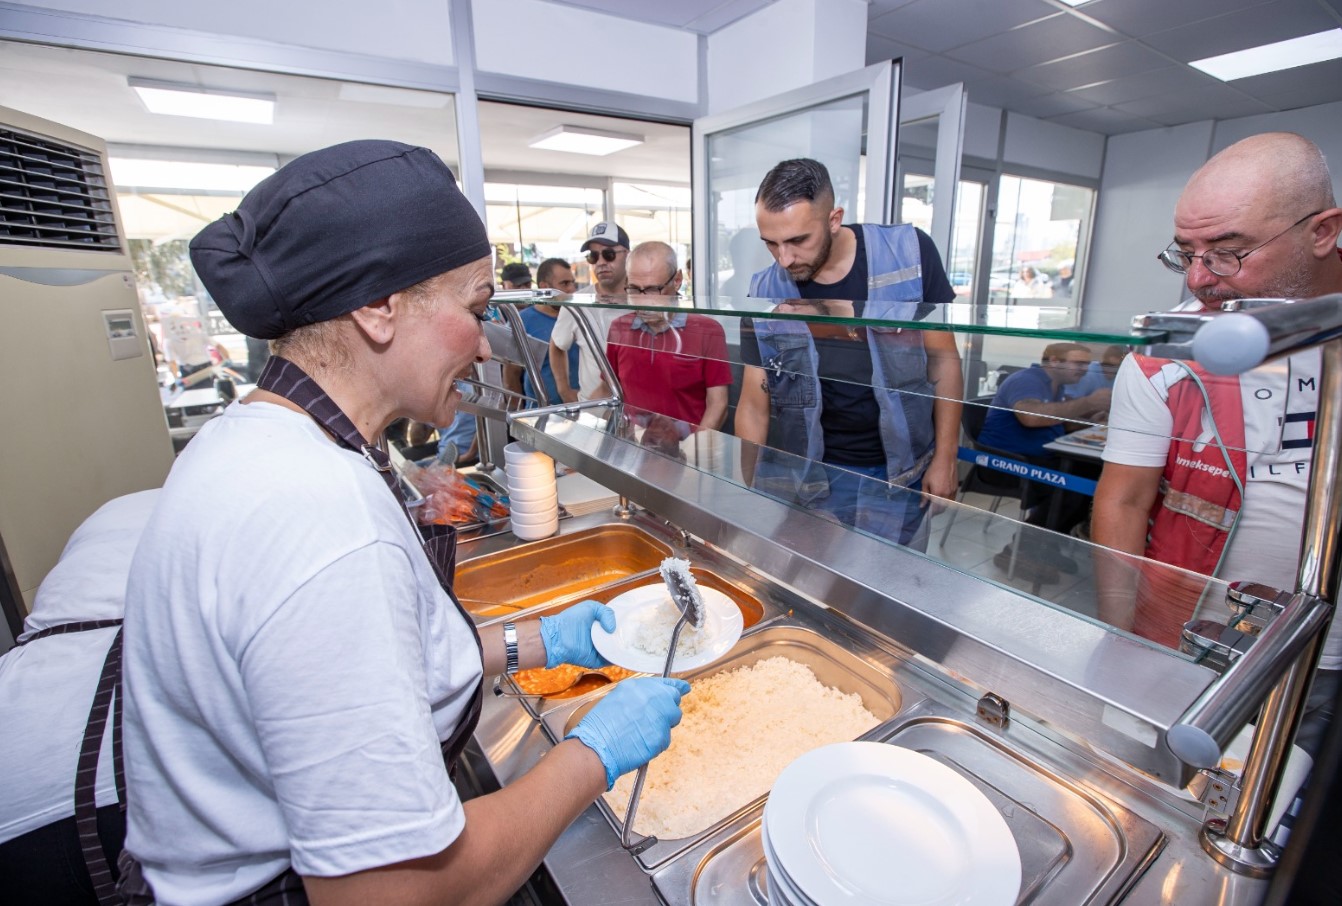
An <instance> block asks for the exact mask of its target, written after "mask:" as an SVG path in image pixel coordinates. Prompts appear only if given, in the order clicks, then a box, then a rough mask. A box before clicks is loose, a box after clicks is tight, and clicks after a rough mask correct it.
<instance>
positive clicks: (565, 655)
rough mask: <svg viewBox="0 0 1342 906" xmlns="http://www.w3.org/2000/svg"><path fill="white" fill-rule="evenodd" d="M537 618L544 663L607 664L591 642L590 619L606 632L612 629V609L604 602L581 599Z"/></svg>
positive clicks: (595, 665)
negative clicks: (578, 602) (543, 649)
mask: <svg viewBox="0 0 1342 906" xmlns="http://www.w3.org/2000/svg"><path fill="white" fill-rule="evenodd" d="M540 622H541V641H542V642H544V643H545V666H546V667H558V666H559V665H560V664H577V665H578V666H579V667H605V666H607V665H608V664H609V661H607V660H606V659H605V658H603V657H602V656H601V655H600V653H598V652H597V650H596V648H595V647H594V646H593V645H592V624H593V623H600V624H601V628H602V629H604V630H606V631H607V632H614V631H615V611H613V610H611V609H610V608H609V607H607V606H606V605H604V604H598V603H597V602H596V601H583V602H582V603H581V604H574V605H573V606H572V607H570V608H568V609H567V610H565V611H563V612H562V613H559V614H556V615H555V616H553V617H541V620H540Z"/></svg>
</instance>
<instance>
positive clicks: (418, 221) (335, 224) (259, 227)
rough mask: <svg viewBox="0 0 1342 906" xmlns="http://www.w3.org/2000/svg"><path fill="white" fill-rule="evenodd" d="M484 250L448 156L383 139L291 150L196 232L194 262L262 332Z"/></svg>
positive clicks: (382, 292) (332, 311) (230, 314)
mask: <svg viewBox="0 0 1342 906" xmlns="http://www.w3.org/2000/svg"><path fill="white" fill-rule="evenodd" d="M490 253H491V249H490V244H489V238H488V236H487V235H486V233H485V227H484V224H483V223H481V222H480V217H479V215H478V214H476V212H475V209H474V208H473V207H472V206H471V204H470V202H469V201H467V200H466V197H465V196H464V195H462V194H461V190H460V189H458V188H457V182H456V180H455V179H454V178H453V176H452V171H450V170H449V169H448V168H447V165H446V164H444V163H443V162H442V160H441V159H440V158H439V157H438V155H437V154H435V153H434V152H432V151H430V150H429V149H428V148H418V147H414V146H411V145H404V144H401V143H399V142H390V141H355V142H346V143H344V144H340V145H334V146H332V147H330V148H323V149H322V150H320V151H313V152H311V153H310V154H304V155H302V156H301V157H298V158H295V159H294V160H293V161H291V162H290V163H288V164H285V165H284V166H283V167H281V168H280V169H279V170H278V171H276V172H275V173H273V174H272V175H270V176H268V177H266V178H265V179H264V180H262V181H261V182H260V183H258V184H257V185H256V186H255V187H254V188H253V189H252V190H251V191H250V192H248V193H247V195H246V197H244V198H243V199H242V201H241V203H239V205H238V209H237V210H236V211H234V212H233V213H231V214H226V215H224V216H223V217H221V218H220V219H219V220H216V221H214V222H213V223H211V224H210V225H209V226H207V227H205V229H203V230H201V231H200V232H199V233H198V234H196V238H194V239H192V240H191V263H192V264H193V265H194V266H195V268H196V273H197V274H199V275H200V279H201V282H202V283H204V284H205V288H206V289H208V290H209V291H210V295H211V296H213V297H214V301H215V304H216V305H218V306H219V310H220V311H221V312H223V315H224V317H225V318H227V319H228V322H229V323H230V324H232V325H233V326H234V327H235V328H237V329H238V330H239V331H240V332H242V333H243V334H245V335H247V336H249V337H256V338H257V339H263V340H273V339H275V338H276V337H279V336H282V335H284V334H286V333H288V332H289V331H291V330H293V329H294V328H295V327H301V326H303V325H305V324H315V323H318V322H320V321H329V320H331V319H332V318H337V317H339V316H340V315H343V314H346V313H348V312H351V311H354V310H355V309H358V308H362V307H363V306H365V305H368V304H369V303H371V302H373V301H374V300H376V299H381V298H384V297H386V296H389V295H391V294H392V293H395V292H399V291H400V290H403V289H406V288H408V287H411V286H414V285H415V284H417V283H420V282H422V281H424V280H427V279H429V278H430V277H434V276H437V275H438V274H441V273H445V272H446V271H450V270H453V269H454V268H457V267H460V266H462V265H464V264H469V263H471V262H472V261H477V260H479V259H481V258H487V257H489V255H490Z"/></svg>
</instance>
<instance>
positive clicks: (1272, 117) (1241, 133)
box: [1212, 102, 1342, 213]
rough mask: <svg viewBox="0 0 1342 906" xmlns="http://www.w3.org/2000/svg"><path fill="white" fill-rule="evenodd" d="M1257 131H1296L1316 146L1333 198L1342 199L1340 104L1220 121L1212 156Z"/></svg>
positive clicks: (1341, 105) (1341, 106)
mask: <svg viewBox="0 0 1342 906" xmlns="http://www.w3.org/2000/svg"><path fill="white" fill-rule="evenodd" d="M1260 132H1298V133H1300V134H1301V135H1303V136H1304V137H1305V138H1308V139H1311V140H1313V141H1314V142H1315V143H1317V144H1318V146H1319V147H1320V148H1322V149H1323V153H1324V156H1325V157H1327V158H1328V163H1329V168H1330V169H1331V170H1332V174H1333V195H1335V196H1336V197H1338V198H1342V102H1340V103H1334V104H1320V105H1319V106H1317V107H1303V108H1301V109H1299V110H1287V111H1286V112H1284V113H1265V114H1262V115H1259V116H1245V117H1240V118H1239V119H1235V120H1223V121H1221V122H1219V123H1217V124H1216V133H1215V136H1214V137H1213V139H1212V153H1213V154H1215V153H1216V152H1218V151H1221V150H1223V149H1225V148H1228V147H1230V146H1231V145H1233V144H1234V143H1235V142H1237V141H1239V140H1240V139H1244V138H1248V137H1249V136H1251V135H1257V134H1258V133H1260ZM1302 213H1303V212H1302Z"/></svg>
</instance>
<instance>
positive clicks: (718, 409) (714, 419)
mask: <svg viewBox="0 0 1342 906" xmlns="http://www.w3.org/2000/svg"><path fill="white" fill-rule="evenodd" d="M726 419H727V388H726V387H725V386H720V387H709V388H708V393H707V394H705V396H704V417H703V419H702V420H701V421H700V422H699V427H701V428H707V429H708V430H710V431H716V430H718V429H719V428H721V427H722V423H723V422H724V421H726Z"/></svg>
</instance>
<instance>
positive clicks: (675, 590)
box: [620, 557, 704, 851]
mask: <svg viewBox="0 0 1342 906" xmlns="http://www.w3.org/2000/svg"><path fill="white" fill-rule="evenodd" d="M661 574H662V581H663V582H665V583H666V590H667V591H669V592H670V593H671V603H673V604H675V605H676V609H678V610H679V611H680V619H678V620H676V626H675V628H674V629H673V630H671V644H670V645H669V646H668V647H667V649H666V666H664V667H663V668H662V676H664V677H666V676H670V675H671V663H672V661H674V660H675V659H676V644H677V643H678V642H679V641H680V633H681V630H683V629H684V628H685V624H686V623H690V624H692V625H693V626H694V628H695V629H702V628H703V625H704V598H703V595H701V594H699V586H698V585H697V584H696V583H695V581H694V576H693V574H691V573H690V561H688V560H682V559H680V558H679V557H667V558H666V559H665V560H663V561H662V565H661ZM647 778H648V766H647V765H646V764H645V765H643V766H642V767H640V768H639V769H638V776H637V777H636V778H634V790H633V792H632V793H630V795H629V808H628V809H626V810H625V816H626V817H625V822H624V829H623V830H622V831H621V832H620V845H621V846H623V847H624V848H625V849H630V848H631V847H634V846H635V845H637V848H638V849H637V850H636V851H639V850H643V849H645V848H646V847H648V846H651V845H652V844H653V843H656V842H657V839H656V838H655V837H651V836H648V837H644V838H643V839H642V840H640V841H639V842H638V843H637V844H635V843H634V842H633V838H634V816H635V814H637V812H638V799H639V796H640V795H642V793H643V782H644V781H645V780H647Z"/></svg>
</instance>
